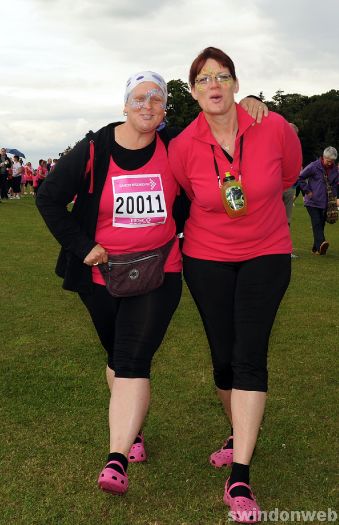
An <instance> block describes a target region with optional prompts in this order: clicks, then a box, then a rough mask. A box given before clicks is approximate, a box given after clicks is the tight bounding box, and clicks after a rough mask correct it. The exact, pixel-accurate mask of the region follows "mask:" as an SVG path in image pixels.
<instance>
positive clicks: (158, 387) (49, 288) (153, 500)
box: [0, 196, 339, 525]
mask: <svg viewBox="0 0 339 525" xmlns="http://www.w3.org/2000/svg"><path fill="white" fill-rule="evenodd" d="M293 214H294V216H293V225H292V234H293V238H294V244H295V253H296V254H297V255H299V258H298V259H295V260H293V261H292V263H293V277H292V282H291V285H290V287H289V290H288V292H287V294H286V296H285V298H284V301H283V304H282V306H281V308H280V311H279V313H278V316H277V320H276V323H275V326H274V328H273V332H272V337H271V345H270V354H269V367H270V391H269V397H268V403H267V409H266V414H265V418H264V422H263V426H262V431H261V433H260V436H259V439H258V445H257V448H256V451H255V455H254V458H253V462H252V470H251V472H252V474H251V476H252V485H253V487H254V489H255V493H256V495H257V498H258V501H259V502H260V504H261V507H262V509H265V510H272V509H275V508H276V507H277V508H279V510H280V511H282V510H287V511H290V510H307V509H309V510H326V509H327V508H328V507H331V508H332V509H333V508H336V503H337V501H338V500H337V499H336V493H335V485H336V481H335V474H336V470H337V457H338V454H337V453H338V450H337V448H336V438H337V433H338V432H337V430H338V428H337V422H338V408H337V406H338V404H337V400H336V393H337V371H336V364H337V352H338V346H339V345H338V324H339V323H338V293H339V289H338V279H337V275H338V261H339V234H338V231H339V228H338V224H336V225H333V226H327V227H326V232H327V236H328V240H329V242H330V249H329V251H328V254H327V255H326V257H319V256H313V255H312V254H311V253H310V247H311V243H312V232H311V228H310V223H309V217H308V215H307V213H306V211H305V210H304V209H303V206H302V202H301V199H300V198H299V200H298V201H297V205H296V207H295V208H294V210H293ZM0 249H1V251H0V253H1V285H0V301H1V303H0V304H1V322H0V341H1V343H0V359H1V369H0V377H1V380H0V388H1V391H0V400H1V401H0V407H1V413H0V417H1V420H0V421H1V426H0V456H1V466H0V483H1V488H0V524H1V525H8V524H15V525H33V524H37V525H38V524H39V525H42V524H48V525H78V524H86V525H97V524H113V525H132V524H133V525H205V524H211V525H222V524H225V523H228V520H227V512H228V508H227V507H226V506H225V505H224V504H223V502H222V495H223V487H224V482H225V479H226V476H227V470H225V469H221V470H216V469H212V468H211V467H210V466H209V464H208V456H209V454H210V453H211V452H212V451H213V450H215V449H216V448H218V447H219V446H220V445H221V442H222V441H223V439H224V438H225V437H226V436H227V433H228V426H227V425H226V423H225V419H224V416H223V413H222V410H221V408H220V406H219V403H218V401H217V399H216V397H215V394H214V387H213V384H212V378H211V367H210V357H209V352H208V346H207V342H206V338H205V335H204V333H203V329H202V326H201V323H200V319H199V317H198V315H197V312H196V309H195V307H194V305H193V303H192V300H191V298H190V296H189V294H188V292H187V290H186V289H184V294H183V297H182V301H181V304H180V307H179V309H178V310H177V312H176V314H175V316H174V319H173V322H172V324H171V326H170V328H169V330H168V332H167V335H166V338H165V340H164V343H163V345H162V347H161V348H160V349H159V351H158V353H157V355H156V357H155V360H154V367H153V374H152V380H153V381H152V384H153V386H152V389H153V397H152V404H151V410H150V413H149V415H148V418H147V424H146V428H145V435H146V441H147V451H148V454H149V461H147V463H146V464H139V465H138V464H136V465H131V466H130V467H129V476H130V490H129V492H128V493H127V494H126V496H124V497H122V498H120V497H112V496H109V495H107V494H104V493H102V492H100V491H99V490H98V489H97V486H96V480H97V475H98V472H99V471H100V469H101V468H102V465H103V463H104V461H105V458H106V454H107V443H108V429H107V406H108V391H107V387H106V384H105V380H104V369H105V355H104V351H103V350H102V349H101V347H100V344H99V342H98V339H97V337H96V334H95V331H94V329H93V327H92V325H91V323H90V322H89V319H88V315H87V313H86V311H85V309H84V307H83V306H82V304H81V303H80V301H79V299H78V298H77V296H76V295H75V294H72V293H69V292H65V291H63V290H62V289H61V282H60V280H59V279H58V278H57V277H56V276H55V275H54V266H55V260H56V257H57V253H58V246H57V244H56V242H55V241H54V239H53V238H52V237H51V235H50V234H49V232H48V231H47V229H46V227H45V226H44V224H43V222H42V219H41V218H40V216H39V215H38V212H37V210H36V208H35V206H34V203H33V198H32V197H31V196H27V197H25V198H23V199H21V200H20V201H9V202H6V203H3V204H1V205H0ZM337 511H338V506H337ZM288 523H294V522H292V521H289V522H288ZM314 523H317V522H314Z"/></svg>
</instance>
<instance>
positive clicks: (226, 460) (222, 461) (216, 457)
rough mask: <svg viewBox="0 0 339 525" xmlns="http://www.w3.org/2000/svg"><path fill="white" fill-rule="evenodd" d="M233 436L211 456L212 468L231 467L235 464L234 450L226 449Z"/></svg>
mask: <svg viewBox="0 0 339 525" xmlns="http://www.w3.org/2000/svg"><path fill="white" fill-rule="evenodd" d="M230 439H233V436H230V437H229V438H227V439H226V441H225V443H224V445H223V447H222V448H221V449H220V450H217V451H216V452H213V454H211V455H210V463H211V465H212V467H215V468H220V467H223V466H226V467H230V466H231V465H232V463H233V448H226V445H227V443H228V442H229V440H230Z"/></svg>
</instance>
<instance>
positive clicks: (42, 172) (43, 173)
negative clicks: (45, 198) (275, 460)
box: [37, 159, 48, 189]
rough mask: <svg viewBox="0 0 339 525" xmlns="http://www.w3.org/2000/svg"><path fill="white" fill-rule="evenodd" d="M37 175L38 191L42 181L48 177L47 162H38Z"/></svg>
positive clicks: (42, 160) (41, 160)
mask: <svg viewBox="0 0 339 525" xmlns="http://www.w3.org/2000/svg"><path fill="white" fill-rule="evenodd" d="M37 175H38V189H39V188H40V186H41V184H42V183H43V181H44V180H45V178H46V177H47V175H48V170H47V162H46V161H45V160H44V159H40V160H39V166H38V169H37Z"/></svg>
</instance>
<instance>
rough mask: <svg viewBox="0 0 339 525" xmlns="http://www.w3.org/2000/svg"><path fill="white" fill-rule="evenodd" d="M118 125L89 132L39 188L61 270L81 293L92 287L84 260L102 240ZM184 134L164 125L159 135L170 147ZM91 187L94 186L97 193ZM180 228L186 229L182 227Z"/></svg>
mask: <svg viewBox="0 0 339 525" xmlns="http://www.w3.org/2000/svg"><path fill="white" fill-rule="evenodd" d="M118 124H121V123H120V122H116V123H112V124H108V125H107V126H105V127H103V128H101V129H100V130H99V131H97V132H96V133H93V134H88V135H87V136H86V137H85V138H84V139H83V140H82V141H81V142H79V143H78V144H77V145H76V146H75V147H74V148H73V149H72V150H71V151H70V152H69V153H67V154H66V155H64V156H63V157H61V158H60V160H59V161H58V163H57V164H56V166H55V167H54V169H53V171H52V172H51V173H50V174H49V175H48V177H46V179H45V180H44V182H43V183H42V185H41V186H40V188H39V190H38V194H37V197H36V204H37V207H38V209H39V211H40V213H41V215H42V217H43V218H44V220H45V222H46V224H47V226H48V228H49V230H50V231H51V233H52V234H53V236H54V237H55V238H56V240H57V241H58V242H59V243H60V244H61V251H60V254H59V258H58V261H57V265H56V269H55V271H56V274H57V275H58V276H59V277H62V278H63V279H64V281H63V288H65V289H66V290H71V291H74V292H81V293H88V292H91V290H92V286H93V285H92V269H91V267H90V266H87V265H86V264H84V263H83V260H84V259H85V257H86V255H87V254H88V253H89V252H90V251H91V250H92V248H93V247H94V246H95V245H96V244H97V243H96V242H95V231H96V225H97V220H98V212H99V204H100V198H101V193H102V190H103V187H104V184H105V180H106V176H107V171H108V167H109V161H110V156H111V143H112V138H113V128H114V127H115V126H117V125H118ZM178 132H179V130H169V129H168V128H164V129H163V130H161V131H160V132H159V136H160V137H161V139H162V140H163V142H164V143H165V145H166V147H167V145H168V142H169V140H170V138H172V137H174V136H175V135H177V134H178ZM89 139H91V140H93V141H94V150H95V154H94V177H93V180H92V182H93V188H90V186H91V174H90V173H88V174H87V175H85V172H86V165H87V162H88V159H89V156H90V154H89V151H90V144H89ZM90 189H93V191H92V193H91V192H90ZM75 195H77V198H76V201H75V203H74V206H73V209H72V211H71V212H69V211H68V210H67V205H68V204H69V203H70V202H71V201H72V200H73V198H74V196H75ZM186 199H187V198H186ZM175 207H176V208H178V207H179V208H180V211H179V214H180V215H182V211H181V208H182V206H181V205H180V206H178V205H177V204H176V206H175ZM185 216H186V214H185ZM182 220H183V219H181V221H182ZM179 230H180V231H182V225H180V227H179Z"/></svg>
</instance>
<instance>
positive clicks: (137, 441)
mask: <svg viewBox="0 0 339 525" xmlns="http://www.w3.org/2000/svg"><path fill="white" fill-rule="evenodd" d="M141 433H142V430H140V431H139V432H138V433H137V437H136V438H135V440H134V441H133V445H135V444H136V443H141V442H142V439H141Z"/></svg>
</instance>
